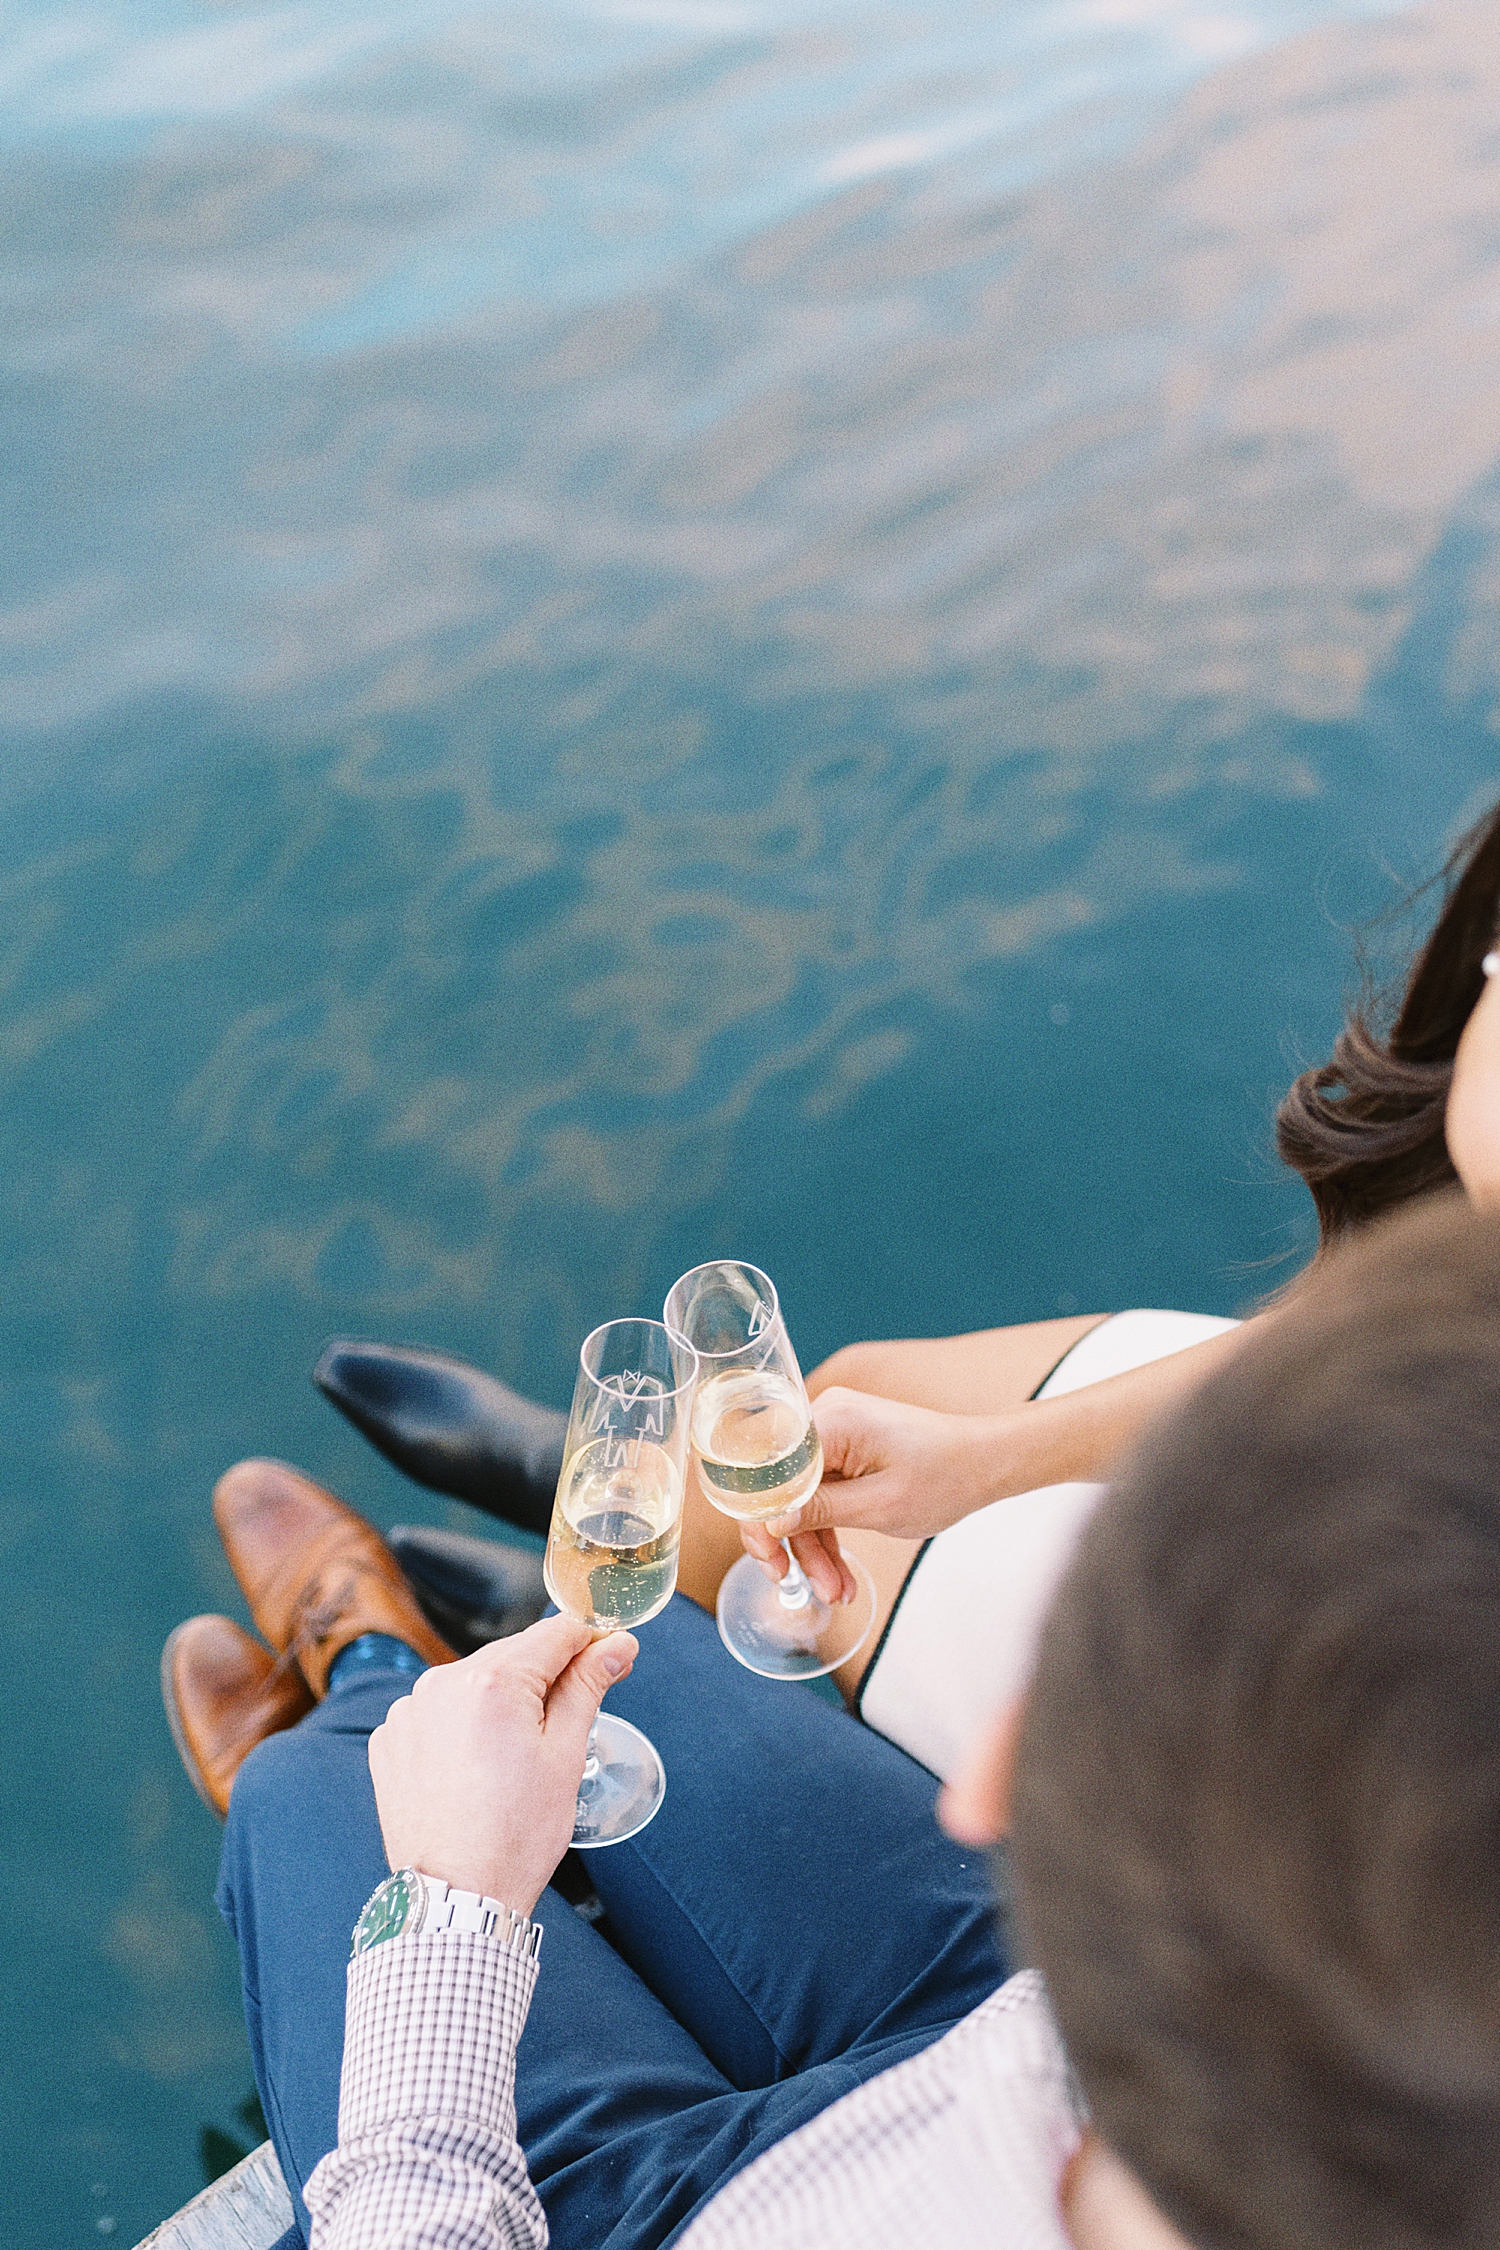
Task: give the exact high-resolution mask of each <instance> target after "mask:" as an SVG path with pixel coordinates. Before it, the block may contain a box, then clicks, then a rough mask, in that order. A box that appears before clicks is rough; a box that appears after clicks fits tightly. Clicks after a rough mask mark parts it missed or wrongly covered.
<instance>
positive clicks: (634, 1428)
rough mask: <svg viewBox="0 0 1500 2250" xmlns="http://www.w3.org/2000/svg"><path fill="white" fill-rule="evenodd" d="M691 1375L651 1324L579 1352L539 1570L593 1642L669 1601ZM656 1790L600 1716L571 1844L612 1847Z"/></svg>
mask: <svg viewBox="0 0 1500 2250" xmlns="http://www.w3.org/2000/svg"><path fill="white" fill-rule="evenodd" d="M697 1374H698V1359H697V1354H696V1353H695V1352H694V1350H693V1348H692V1346H691V1344H689V1343H687V1342H686V1341H685V1340H684V1338H683V1337H681V1336H674V1335H672V1334H670V1333H669V1331H668V1330H667V1329H665V1328H664V1327H663V1326H662V1324H661V1322H660V1321H659V1320H607V1321H606V1322H605V1323H604V1325H603V1327H602V1328H596V1329H595V1330H594V1332H593V1334H592V1335H591V1336H588V1337H586V1338H585V1340H584V1344H583V1348H582V1350H581V1351H580V1353H579V1355H578V1380H577V1382H576V1383H575V1385H574V1387H573V1410H572V1413H571V1414H570V1415H569V1417H568V1434H567V1437H566V1439H565V1440H564V1444H563V1465H562V1474H561V1476H560V1477H559V1478H558V1480H557V1497H556V1498H555V1499H554V1501H553V1503H552V1526H551V1529H550V1530H549V1531H548V1533H547V1552H546V1555H545V1557H544V1558H543V1563H542V1575H543V1577H544V1578H545V1579H546V1581H547V1591H548V1593H549V1594H550V1595H551V1596H552V1599H553V1600H554V1601H555V1602H556V1604H557V1606H558V1608H559V1609H562V1610H566V1611H567V1613H568V1615H569V1616H570V1617H576V1618H577V1619H578V1621H579V1623H580V1624H583V1625H587V1626H589V1627H590V1628H591V1629H592V1631H593V1632H594V1634H595V1636H596V1637H600V1638H602V1636H603V1635H604V1634H606V1633H615V1632H619V1631H621V1630H622V1629H623V1630H625V1631H633V1630H634V1629H635V1627H636V1626H637V1625H644V1624H645V1622H646V1620H647V1618H649V1617H654V1616H655V1615H656V1613H657V1611H658V1610H661V1609H665V1608H666V1606H667V1603H668V1602H669V1601H670V1600H671V1598H672V1589H673V1588H674V1586H675V1585H676V1584H677V1550H678V1547H679V1545H680V1543H681V1539H682V1480H683V1471H684V1467H685V1464H686V1457H687V1447H688V1427H689V1412H690V1409H691V1405H692V1398H693V1388H694V1384H695V1382H696V1379H697ZM666 1787H667V1782H666V1773H665V1770H664V1768H663V1766H662V1762H661V1758H660V1757H659V1755H658V1753H657V1750H656V1746H655V1744H654V1743H652V1742H650V1741H648V1740H647V1738H646V1736H645V1735H643V1734H642V1732H641V1730H640V1728H639V1727H633V1726H632V1725H631V1724H630V1721H629V1720H628V1719H619V1718H616V1717H615V1715H614V1713H613V1712H612V1711H601V1712H600V1713H599V1716H598V1718H597V1719H596V1720H595V1721H594V1726H593V1731H592V1732H591V1734H590V1735H589V1747H588V1758H587V1761H586V1763H585V1765H584V1769H583V1779H582V1781H581V1782H580V1784H579V1789H578V1806H577V1815H576V1820H575V1824H574V1828H573V1843H574V1845H575V1847H577V1848H578V1849H580V1850H587V1849H590V1848H594V1847H597V1846H598V1845H601V1844H623V1843H624V1841H625V1839H626V1838H627V1837H628V1836H634V1835H636V1834H638V1833H639V1831H640V1830H641V1829H642V1828H644V1827H645V1825H646V1823H647V1821H648V1820H650V1819H652V1818H653V1817H654V1816H655V1814H656V1812H657V1811H658V1809H659V1808H660V1805H661V1801H662V1798H663V1797H664V1796H665V1794H666Z"/></svg>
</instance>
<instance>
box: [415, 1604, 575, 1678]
mask: <svg viewBox="0 0 1500 2250" xmlns="http://www.w3.org/2000/svg"><path fill="white" fill-rule="evenodd" d="M593 1637H594V1636H593V1634H592V1633H591V1632H590V1631H589V1629H588V1627H587V1625H580V1624H579V1622H578V1620H577V1618H576V1617H568V1616H566V1615H564V1614H563V1613H562V1612H561V1611H559V1613H558V1614H557V1616H556V1617H544V1618H542V1619H541V1621H540V1622H539V1623H538V1624H535V1625H528V1626H527V1628H526V1630H525V1632H524V1633H510V1634H507V1636H506V1638H505V1639H504V1640H503V1641H491V1642H490V1643H489V1644H488V1646H487V1647H485V1648H482V1649H477V1650H476V1651H475V1653H474V1655H473V1656H471V1657H467V1658H466V1659H465V1662H467V1663H469V1664H473V1665H476V1666H482V1667H483V1669H484V1670H485V1671H486V1672H490V1671H500V1672H509V1671H512V1670H515V1669H516V1668H518V1667H521V1666H524V1667H525V1668H526V1669H527V1670H528V1671H530V1670H535V1671H536V1672H537V1673H539V1674H540V1676H541V1679H542V1681H543V1683H544V1686H545V1687H549V1688H550V1687H551V1685H552V1683H553V1681H554V1680H556V1679H559V1678H560V1677H561V1675H562V1674H563V1673H564V1672H566V1670H567V1668H568V1666H569V1665H570V1664H571V1663H572V1661H573V1659H574V1657H575V1656H577V1655H578V1654H579V1653H580V1651H581V1650H583V1649H586V1648H587V1647H588V1645H589V1643H590V1642H591V1641H592V1639H593ZM601 1645H602V1644H601ZM451 1669H452V1670H453V1671H455V1672H456V1671H457V1670H458V1669H459V1667H458V1666H457V1665H454V1666H453V1667H451ZM424 1677H425V1678H428V1679H430V1678H431V1677H432V1674H431V1673H427V1674H424Z"/></svg>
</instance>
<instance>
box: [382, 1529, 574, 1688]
mask: <svg viewBox="0 0 1500 2250" xmlns="http://www.w3.org/2000/svg"><path fill="white" fill-rule="evenodd" d="M386 1545H387V1546H388V1547H389V1548H390V1550H391V1553H392V1554H393V1555H394V1556H395V1558H396V1560H397V1562H398V1563H400V1565H401V1570H402V1574H403V1576H404V1577H405V1579H406V1582H407V1584H408V1585H409V1586H410V1588H411V1590H412V1592H413V1593H414V1594H415V1595H416V1597H417V1601H418V1603H419V1604H420V1606H421V1609H422V1614H423V1615H424V1617H425V1618H426V1619H427V1622H428V1624H429V1625H431V1626H432V1628H433V1630H434V1631H435V1632H438V1633H441V1634H442V1636H443V1639H444V1640H445V1641H446V1642H447V1643H448V1646H449V1647H450V1648H456V1649H457V1650H458V1653H459V1655H460V1656H469V1655H471V1654H472V1653H473V1651H474V1650H475V1649H476V1648H483V1647H484V1645H485V1643H486V1641H502V1640H504V1639H506V1637H507V1636H508V1635H509V1634H511V1633H521V1632H524V1631H525V1629H526V1627H527V1626H528V1625H534V1624H535V1623H536V1621H537V1619H538V1618H539V1617H540V1616H541V1614H542V1612H543V1610H544V1609H545V1608H546V1606H547V1589H546V1586H545V1585H544V1584H543V1582H542V1558H541V1556H540V1555H538V1554H534V1553H533V1552H532V1551H531V1549H530V1548H527V1547H506V1546H502V1545H501V1543H500V1541H499V1540H498V1539H472V1538H470V1536H469V1535H468V1533H467V1532H463V1531H438V1530H435V1529H434V1528H433V1527H432V1526H431V1525H429V1524H423V1523H398V1524H397V1525H396V1527H395V1529H394V1530H392V1531H388V1532H387V1533H386Z"/></svg>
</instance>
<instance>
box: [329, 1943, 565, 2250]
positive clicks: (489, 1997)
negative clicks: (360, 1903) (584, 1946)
mask: <svg viewBox="0 0 1500 2250" xmlns="http://www.w3.org/2000/svg"><path fill="white" fill-rule="evenodd" d="M535 1984H536V1963H535V1962H534V1961H527V1960H523V1959H522V1957H521V1956H520V1954H518V1953H516V1952H513V1951H512V1949H511V1947H510V1946H509V1945H508V1944H506V1942H505V1941H504V1939H503V1938H501V1937H497V1936H489V1937H485V1936H482V1935H481V1934H480V1933H479V1932H477V1931H463V1932H459V1931H441V1932H438V1933H435V1934H434V1935H432V1936H429V1937H423V1936H421V1935H418V1936H416V1937H412V1938H403V1939H399V1940H393V1941H392V1942H391V1943H389V1944H386V1945H376V1946H372V1947H371V1948H370V1949H369V1951H368V1952H366V1953H361V1954H359V1955H358V1956H357V1957H356V1958H355V1959H354V1960H352V1961H351V1962H350V1964H349V1976H348V1991H347V1997H346V2000H345V2012H344V2068H343V2078H342V2081H341V2085H340V2092H339V2140H338V2147H337V2148H336V2149H334V2150H333V2151H332V2153H331V2154H330V2155H328V2156H325V2157H324V2158H323V2160H322V2162H321V2163H320V2164H319V2165H318V2166H317V2168H316V2169H315V2171H314V2172H313V2174H312V2176H311V2178H310V2179H309V2180H308V2183H307V2188H306V2197H307V2207H308V2210H309V2211H310V2212H311V2213H312V2221H313V2231H312V2250H355V2246H356V2245H358V2250H377V2246H378V2250H429V2246H433V2250H435V2246H436V2245H439V2244H441V2245H442V2250H545V2246H546V2242H547V2222H546V2220H545V2218H544V2217H543V2216H542V2207H541V2205H540V2203H538V2201H537V2198H536V2191H535V2189H534V2188H533V2187H532V2184H531V2180H530V2177H529V2175H528V2173H527V2170H526V2159H525V2157H524V2156H523V2155H522V2153H521V2149H520V2145H519V2143H518V2142H517V2140H516V2106H515V2068H516V2043H517V2041H518V2040H519V2039H520V2036H521V2031H522V2028H523V2026H524V2025H525V2022H526V2012H527V2009H528V2008H529V2007H530V2005H531V1995H532V1991H533V1988H534V1987H535Z"/></svg>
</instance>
